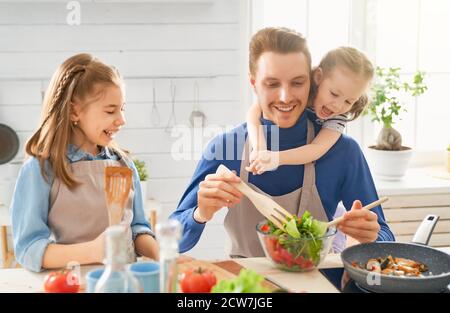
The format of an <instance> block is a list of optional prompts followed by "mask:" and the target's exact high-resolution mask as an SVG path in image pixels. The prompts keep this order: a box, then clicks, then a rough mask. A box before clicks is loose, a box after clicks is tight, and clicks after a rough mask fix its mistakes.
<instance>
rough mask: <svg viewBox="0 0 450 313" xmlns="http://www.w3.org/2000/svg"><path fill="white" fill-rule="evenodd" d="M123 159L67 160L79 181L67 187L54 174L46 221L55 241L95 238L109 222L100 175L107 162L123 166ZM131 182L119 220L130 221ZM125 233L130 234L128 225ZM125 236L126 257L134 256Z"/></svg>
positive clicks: (131, 206) (63, 242)
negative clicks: (123, 210) (127, 251)
mask: <svg viewBox="0 0 450 313" xmlns="http://www.w3.org/2000/svg"><path fill="white" fill-rule="evenodd" d="M121 162H123V161H116V160H93V161H79V162H75V163H72V164H70V168H71V171H72V174H73V176H74V177H75V179H76V180H77V181H78V182H80V185H78V186H77V187H74V188H72V189H69V188H68V187H67V186H66V185H65V184H64V183H62V182H61V181H60V180H59V179H58V178H55V179H54V181H53V184H52V186H51V191H50V211H49V214H48V224H49V226H50V229H51V231H52V234H53V236H54V239H55V242H56V243H60V244H73V243H81V242H87V241H91V240H93V239H95V238H97V237H98V236H99V235H100V234H101V233H102V232H104V231H105V229H106V228H107V227H108V226H109V218H108V209H107V205H106V197H105V191H104V175H105V167H107V166H126V164H125V163H124V164H122V163H121ZM133 199H134V190H133V185H132V189H131V190H130V195H129V197H128V202H127V204H126V206H125V208H126V210H125V214H124V217H123V221H122V223H123V224H125V225H126V226H129V225H131V221H132V220H133V211H132V208H133ZM127 231H128V234H127V236H128V237H130V236H132V234H131V229H130V227H128V228H127ZM132 242H133V241H132V240H131V238H129V245H128V249H129V256H130V260H132V259H133V258H134V257H133V256H134V246H133V245H132Z"/></svg>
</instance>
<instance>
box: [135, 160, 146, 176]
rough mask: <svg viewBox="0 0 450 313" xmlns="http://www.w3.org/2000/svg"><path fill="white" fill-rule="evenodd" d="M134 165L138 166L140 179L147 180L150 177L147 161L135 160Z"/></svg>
mask: <svg viewBox="0 0 450 313" xmlns="http://www.w3.org/2000/svg"><path fill="white" fill-rule="evenodd" d="M133 163H134V166H136V169H137V171H138V174H139V180H140V181H146V180H147V179H148V172H147V168H146V167H145V162H144V161H140V160H138V159H134V160H133Z"/></svg>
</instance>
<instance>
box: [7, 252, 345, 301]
mask: <svg viewBox="0 0 450 313" xmlns="http://www.w3.org/2000/svg"><path fill="white" fill-rule="evenodd" d="M233 261H236V262H237V263H239V264H240V265H242V266H243V267H246V268H251V269H253V270H255V271H256V272H258V273H260V274H262V275H264V276H267V278H268V279H270V280H271V281H273V282H274V283H276V284H278V285H280V286H283V287H285V288H287V289H289V290H292V291H308V292H330V293H337V292H338V290H337V289H336V288H335V287H334V286H333V285H332V284H331V283H330V282H328V280H327V279H326V278H325V277H324V276H323V275H322V274H321V273H320V272H319V271H318V270H313V271H311V272H306V273H291V272H283V271H281V270H278V269H275V268H274V267H273V266H272V265H271V263H270V262H269V260H267V259H266V258H248V259H233ZM99 267H100V266H97V265H92V266H82V267H81V275H80V277H81V285H82V286H84V285H85V275H86V273H87V272H89V271H90V270H93V269H95V268H99ZM328 267H342V263H341V261H340V257H339V255H335V254H330V255H329V256H328V257H327V258H326V259H325V260H324V262H323V264H322V265H321V268H328ZM48 273H49V271H45V272H41V273H34V272H30V271H28V270H25V269H23V268H19V269H2V270H0V292H43V282H44V278H45V276H46V275H47V274H48Z"/></svg>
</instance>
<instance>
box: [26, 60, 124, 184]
mask: <svg viewBox="0 0 450 313" xmlns="http://www.w3.org/2000/svg"><path fill="white" fill-rule="evenodd" d="M108 86H117V87H119V88H123V80H122V78H121V76H120V74H119V72H118V71H117V70H116V69H115V68H114V67H112V66H108V65H105V64H104V63H102V62H100V61H99V60H98V59H96V58H95V57H93V56H92V55H90V54H87V53H82V54H77V55H74V56H72V57H70V58H69V59H67V60H66V61H64V63H62V64H61V65H60V66H59V68H58V69H57V70H56V71H55V73H54V74H53V76H52V79H51V81H50V85H49V87H48V88H47V91H46V93H45V97H44V102H43V110H42V116H41V122H40V126H39V128H38V129H37V131H36V132H35V133H34V134H33V135H32V136H31V138H30V139H29V140H28V142H27V144H26V153H27V154H28V155H30V156H34V157H35V158H37V159H38V160H39V164H40V167H41V172H42V175H43V176H44V178H45V179H46V180H47V181H48V178H49V172H48V170H51V173H52V174H53V176H54V177H55V178H59V179H60V180H61V181H62V182H63V183H64V184H66V185H67V186H68V187H69V188H72V187H75V186H77V185H78V182H77V181H76V180H75V179H74V177H73V175H72V174H71V171H70V167H69V165H70V164H69V161H68V159H67V146H68V145H69V143H70V138H71V135H72V134H73V132H74V127H75V126H74V125H73V124H72V123H71V121H70V114H71V112H72V102H73V101H74V100H75V99H76V100H77V101H80V103H86V101H87V99H88V98H89V97H92V96H94V95H95V94H96V93H99V92H102V91H103V90H104V88H105V87H108ZM108 147H109V148H111V149H113V150H114V151H115V152H117V153H118V154H119V156H120V157H122V158H125V159H127V155H126V152H125V151H123V150H121V149H120V148H119V147H118V145H117V144H116V143H115V142H111V143H110V144H109V145H108ZM46 161H47V162H48V164H49V166H50V168H46V165H45V164H46Z"/></svg>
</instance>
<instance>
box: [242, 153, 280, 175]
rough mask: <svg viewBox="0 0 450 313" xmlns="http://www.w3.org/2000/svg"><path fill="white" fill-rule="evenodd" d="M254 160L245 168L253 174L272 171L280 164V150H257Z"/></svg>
mask: <svg viewBox="0 0 450 313" xmlns="http://www.w3.org/2000/svg"><path fill="white" fill-rule="evenodd" d="M255 154H256V156H255V157H254V160H252V161H251V162H250V165H249V166H247V167H246V168H245V169H246V170H247V171H249V172H251V173H252V174H253V175H261V174H262V173H264V172H266V171H272V170H274V169H276V168H277V167H278V166H279V165H280V158H279V154H278V152H273V151H269V150H261V151H256V153H255Z"/></svg>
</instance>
